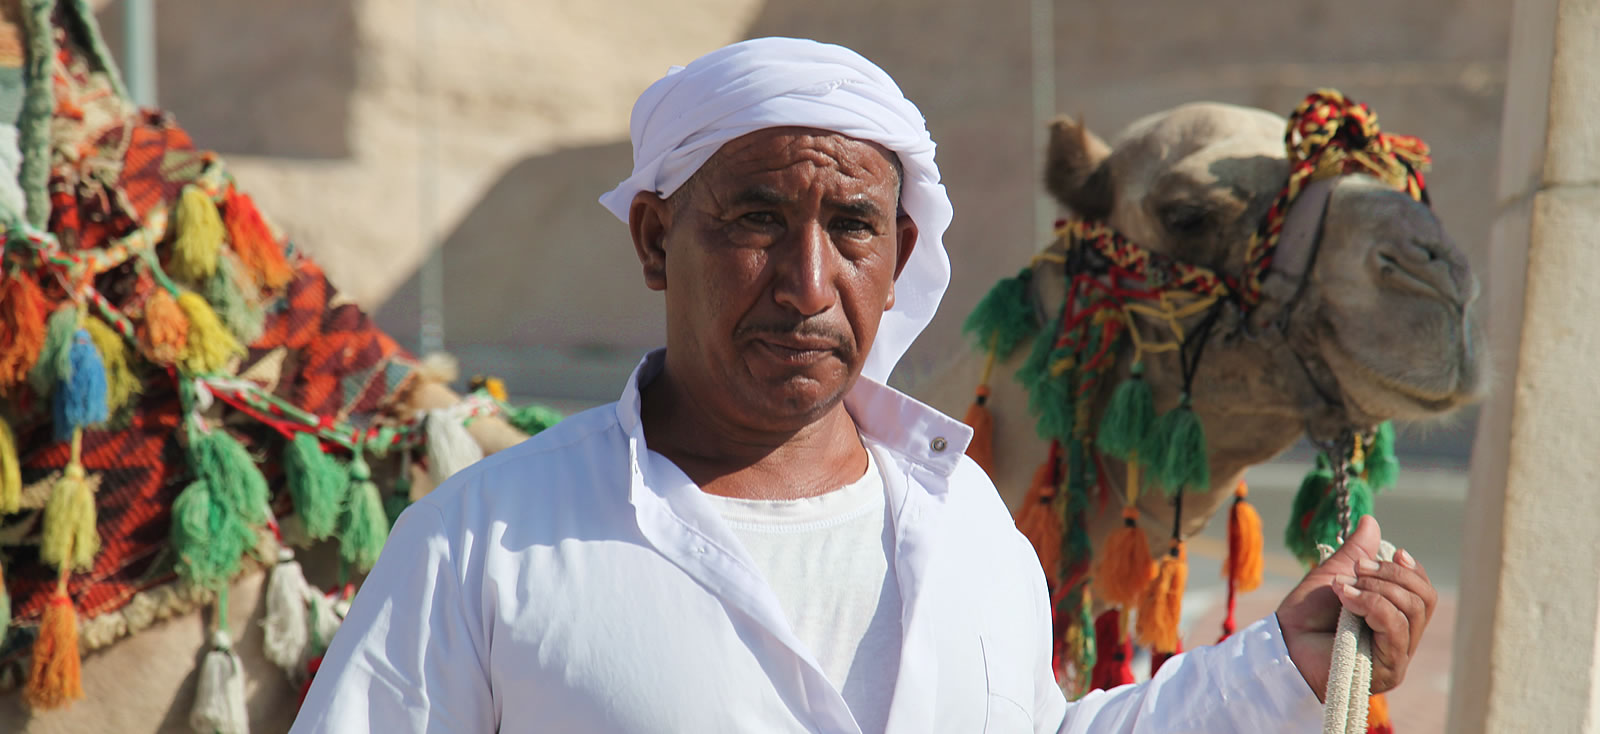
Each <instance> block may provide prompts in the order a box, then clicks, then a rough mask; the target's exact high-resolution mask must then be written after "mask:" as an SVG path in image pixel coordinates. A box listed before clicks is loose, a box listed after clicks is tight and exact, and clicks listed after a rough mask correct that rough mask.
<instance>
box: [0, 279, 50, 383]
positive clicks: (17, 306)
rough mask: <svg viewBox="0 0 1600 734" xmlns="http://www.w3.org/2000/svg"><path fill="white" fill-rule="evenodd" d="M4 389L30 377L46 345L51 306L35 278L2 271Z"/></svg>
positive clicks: (0, 376) (0, 369)
mask: <svg viewBox="0 0 1600 734" xmlns="http://www.w3.org/2000/svg"><path fill="white" fill-rule="evenodd" d="M0 278H3V279H4V280H3V282H0V392H5V391H7V390H10V389H11V387H12V386H14V385H18V384H21V383H22V382H23V381H24V380H26V379H28V370H30V369H32V368H33V364H34V363H35V362H37V361H39V350H40V349H42V348H44V336H45V321H46V319H48V318H49V314H50V306H49V304H47V303H45V300H44V292H43V291H41V290H39V284H38V283H36V282H34V280H33V278H30V277H27V276H26V275H23V274H21V273H13V274H0Z"/></svg>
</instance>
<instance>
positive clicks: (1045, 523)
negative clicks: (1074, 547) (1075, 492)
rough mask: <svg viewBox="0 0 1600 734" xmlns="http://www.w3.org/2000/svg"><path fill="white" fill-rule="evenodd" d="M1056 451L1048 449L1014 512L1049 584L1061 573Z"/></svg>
mask: <svg viewBox="0 0 1600 734" xmlns="http://www.w3.org/2000/svg"><path fill="white" fill-rule="evenodd" d="M1057 451H1058V449H1057V448H1056V446H1055V445H1054V444H1052V445H1051V447H1050V458H1049V459H1046V460H1045V462H1044V463H1043V464H1040V465H1039V468H1038V469H1037V470H1035V471H1034V473H1033V483H1032V484H1030V485H1028V493H1027V494H1026V495H1023V497H1022V508H1021V509H1020V510H1019V511H1018V512H1017V529H1018V530H1020V531H1022V535H1023V537H1025V538H1027V539H1028V542H1029V543H1031V544H1032V545H1033V552H1034V553H1035V554H1037V555H1038V556H1039V565H1040V566H1041V567H1042V568H1043V569H1044V577H1045V578H1046V579H1049V580H1051V581H1052V582H1053V581H1054V580H1055V578H1056V577H1057V576H1058V575H1059V574H1060V573H1061V534H1062V532H1063V531H1064V528H1063V527H1062V521H1061V515H1060V514H1058V513H1057V512H1056V510H1055V506H1054V505H1055V496H1056V480H1057V468H1056V467H1057V464H1058V463H1059V458H1058V455H1057Z"/></svg>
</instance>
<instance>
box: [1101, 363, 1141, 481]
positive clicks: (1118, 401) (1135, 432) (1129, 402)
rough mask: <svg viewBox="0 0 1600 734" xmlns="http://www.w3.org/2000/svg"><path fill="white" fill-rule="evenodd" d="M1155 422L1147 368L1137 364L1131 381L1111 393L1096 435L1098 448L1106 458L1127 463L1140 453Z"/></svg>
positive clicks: (1124, 382)
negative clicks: (1145, 370) (1146, 373)
mask: <svg viewBox="0 0 1600 734" xmlns="http://www.w3.org/2000/svg"><path fill="white" fill-rule="evenodd" d="M1155 422H1156V408H1155V397H1154V396H1153V395H1152V393H1151V391H1150V383H1149V382H1147V381H1146V380H1145V379H1144V365H1143V364H1142V363H1137V362H1136V363H1134V365H1133V368H1132V369H1131V370H1130V371H1129V374H1128V379H1126V380H1123V381H1122V384H1120V385H1117V389H1116V390H1115V391H1113V392H1112V393H1111V402H1109V403H1107V404H1106V411H1105V415H1104V416H1102V417H1101V419H1100V430H1099V432H1098V433H1096V434H1095V447H1096V448H1099V449H1100V451H1101V452H1103V453H1105V454H1106V455H1107V456H1111V457H1113V458H1117V459H1123V460H1127V459H1128V458H1129V457H1130V456H1132V455H1133V454H1134V452H1136V451H1138V450H1139V447H1140V445H1141V444H1143V443H1144V440H1145V436H1146V435H1147V434H1149V433H1150V427H1151V426H1152V425H1154V424H1155Z"/></svg>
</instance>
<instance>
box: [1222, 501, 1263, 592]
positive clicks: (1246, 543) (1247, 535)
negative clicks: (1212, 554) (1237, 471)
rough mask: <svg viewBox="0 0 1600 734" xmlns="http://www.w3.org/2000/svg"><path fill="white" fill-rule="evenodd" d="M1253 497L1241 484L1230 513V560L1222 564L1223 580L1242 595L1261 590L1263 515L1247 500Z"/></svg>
mask: <svg viewBox="0 0 1600 734" xmlns="http://www.w3.org/2000/svg"><path fill="white" fill-rule="evenodd" d="M1249 495H1250V488H1249V487H1248V486H1246V485H1245V483H1244V482H1239V488H1238V489H1237V490H1235V491H1234V496H1233V511H1232V512H1230V513H1228V559H1227V561H1226V562H1225V563H1223V564H1222V576H1223V578H1226V579H1229V580H1231V581H1232V582H1233V584H1234V585H1235V586H1236V587H1238V589H1239V591H1255V590H1256V588H1257V587H1259V586H1261V565H1262V564H1261V515H1260V513H1258V512H1256V508H1255V507H1254V506H1252V505H1251V504H1250V502H1249V501H1248V500H1247V499H1246V497H1248V496H1249Z"/></svg>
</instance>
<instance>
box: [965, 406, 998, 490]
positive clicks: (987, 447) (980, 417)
mask: <svg viewBox="0 0 1600 734" xmlns="http://www.w3.org/2000/svg"><path fill="white" fill-rule="evenodd" d="M988 402H989V386H988V385H979V386H978V396H977V398H976V399H974V400H973V401H972V406H971V407H969V408H967V417H966V419H965V420H964V421H963V422H964V423H966V424H967V425H969V426H972V442H971V443H968V444H967V456H969V457H972V460H973V461H974V462H977V464H978V466H980V467H983V471H984V473H985V474H988V475H989V477H990V478H993V477H994V415H992V414H990V413H989V408H988V406H987V405H986V404H987V403H988Z"/></svg>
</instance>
